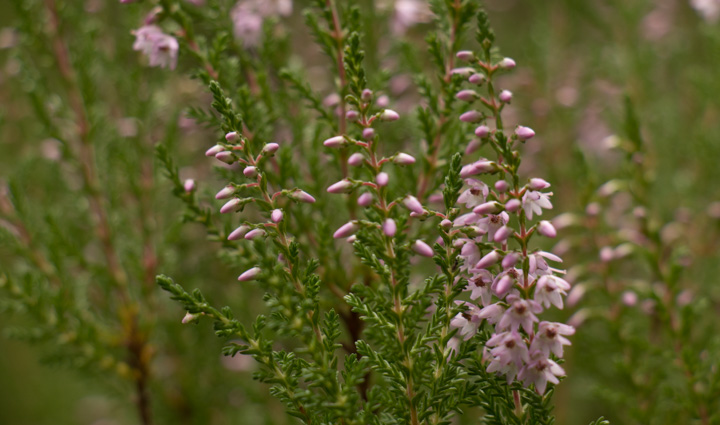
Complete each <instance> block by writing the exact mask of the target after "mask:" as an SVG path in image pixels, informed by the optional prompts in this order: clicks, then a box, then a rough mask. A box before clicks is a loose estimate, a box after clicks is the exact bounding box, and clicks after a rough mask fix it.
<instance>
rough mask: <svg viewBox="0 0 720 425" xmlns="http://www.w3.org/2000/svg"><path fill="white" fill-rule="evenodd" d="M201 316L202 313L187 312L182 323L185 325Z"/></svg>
mask: <svg viewBox="0 0 720 425" xmlns="http://www.w3.org/2000/svg"><path fill="white" fill-rule="evenodd" d="M199 317H200V314H191V313H190V312H188V313H186V314H185V317H183V319H182V323H183V325H187V324H188V323H194V322H196V321H197V319H198V318H199Z"/></svg>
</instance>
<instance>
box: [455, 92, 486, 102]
mask: <svg viewBox="0 0 720 425" xmlns="http://www.w3.org/2000/svg"><path fill="white" fill-rule="evenodd" d="M478 97H480V96H478V94H477V93H476V92H475V90H460V91H459V92H458V94H456V95H455V98H456V99H458V100H462V101H463V102H472V101H473V100H475V99H477V98H478Z"/></svg>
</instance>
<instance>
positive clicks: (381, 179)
mask: <svg viewBox="0 0 720 425" xmlns="http://www.w3.org/2000/svg"><path fill="white" fill-rule="evenodd" d="M389 182H390V176H388V173H386V172H384V171H383V172H381V173H378V175H377V176H375V183H377V184H378V186H381V187H382V186H387V185H388V183H389Z"/></svg>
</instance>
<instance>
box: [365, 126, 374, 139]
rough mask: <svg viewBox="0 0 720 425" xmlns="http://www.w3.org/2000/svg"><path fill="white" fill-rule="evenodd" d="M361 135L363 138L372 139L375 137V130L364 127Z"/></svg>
mask: <svg viewBox="0 0 720 425" xmlns="http://www.w3.org/2000/svg"><path fill="white" fill-rule="evenodd" d="M362 137H363V139H365V140H372V139H374V138H375V130H374V129H373V128H370V127H368V128H366V129H363V131H362Z"/></svg>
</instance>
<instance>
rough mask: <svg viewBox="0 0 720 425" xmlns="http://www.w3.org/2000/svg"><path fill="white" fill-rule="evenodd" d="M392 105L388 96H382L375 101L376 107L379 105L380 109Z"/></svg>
mask: <svg viewBox="0 0 720 425" xmlns="http://www.w3.org/2000/svg"><path fill="white" fill-rule="evenodd" d="M389 104H390V98H389V97H387V96H386V95H382V96H380V97H378V98H377V100H376V101H375V105H377V107H378V108H386V107H387V106H388V105H389Z"/></svg>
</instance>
